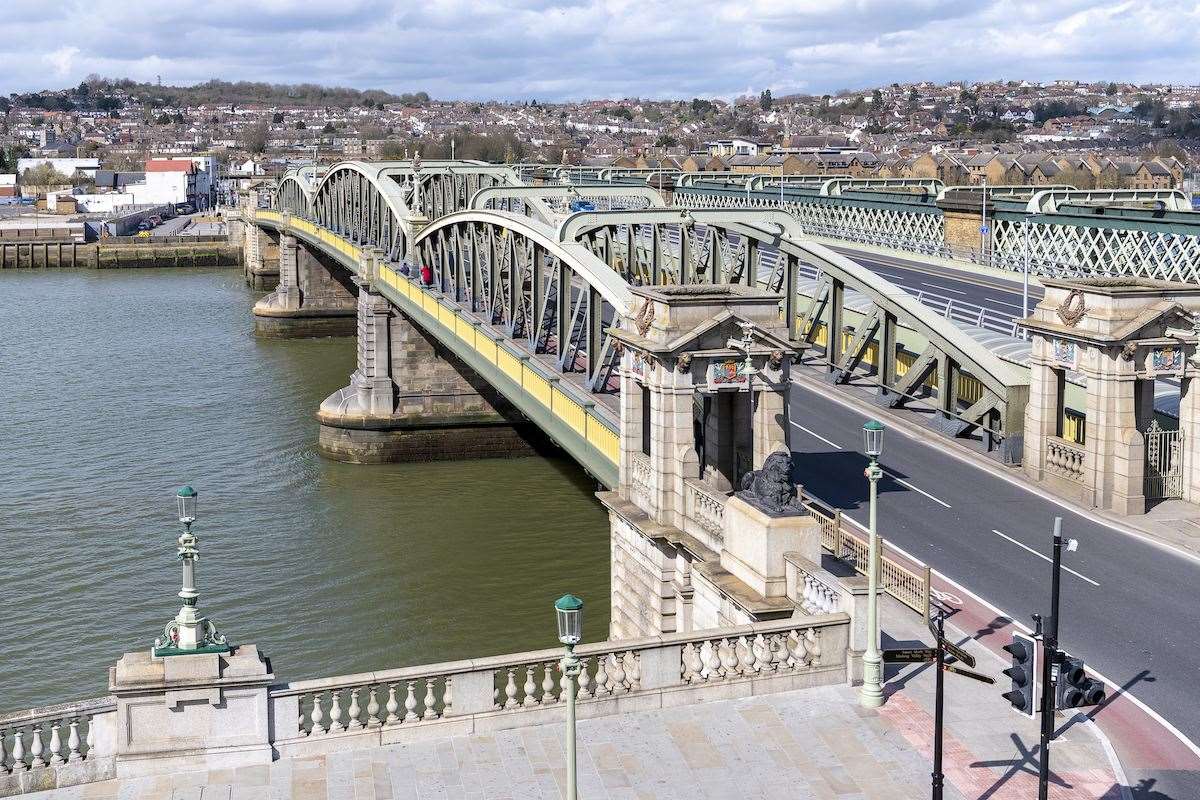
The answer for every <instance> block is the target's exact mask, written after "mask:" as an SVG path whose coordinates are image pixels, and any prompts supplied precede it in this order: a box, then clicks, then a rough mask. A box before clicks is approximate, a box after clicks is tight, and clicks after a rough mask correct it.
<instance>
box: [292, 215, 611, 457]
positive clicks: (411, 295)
mask: <svg viewBox="0 0 1200 800" xmlns="http://www.w3.org/2000/svg"><path fill="white" fill-rule="evenodd" d="M293 224H295V223H294V222H293ZM379 279H380V280H381V281H382V282H383V283H384V284H385V285H387V286H390V287H391V288H392V289H394V290H396V292H397V293H399V294H400V295H402V296H403V297H405V298H407V299H408V300H409V301H411V302H413V303H415V304H416V305H418V306H419V307H420V308H421V309H422V310H423V311H425V313H426V314H428V315H429V316H430V317H431V318H432V319H434V320H436V321H437V322H438V324H440V325H441V326H442V327H444V328H445V329H446V331H447V332H448V333H453V334H454V335H455V336H457V337H458V338H459V339H461V340H462V341H463V342H465V343H466V344H467V345H469V346H470V347H473V348H474V349H475V351H476V352H478V353H479V355H480V356H481V357H482V358H483V359H484V360H485V361H487V362H488V363H491V364H495V365H496V366H497V367H498V368H499V369H500V371H501V372H502V373H503V374H504V375H505V376H507V377H508V378H509V380H511V381H512V382H513V383H514V384H516V385H518V386H520V387H521V388H523V389H524V390H525V391H526V392H527V393H528V394H529V395H530V396H531V397H533V398H534V399H535V400H537V401H538V403H540V404H541V405H542V406H544V407H545V408H546V409H547V410H548V411H549V412H550V413H552V414H554V415H555V416H556V417H558V418H559V419H561V420H562V421H563V422H564V423H565V424H566V425H567V426H568V427H570V428H571V430H573V431H575V433H577V434H579V436H581V437H582V438H583V439H584V440H585V441H586V442H588V443H589V444H590V445H592V447H595V448H596V449H597V450H598V451H599V452H600V453H601V454H602V455H603V456H604V457H605V458H606V459H608V460H609V461H610V462H611V463H612V464H613V465H614V466H616V464H617V461H618V459H619V458H620V447H619V442H620V439H619V438H618V436H617V433H616V431H614V430H612V429H611V428H609V427H608V425H606V424H605V423H604V420H603V419H601V418H600V417H599V416H598V415H596V414H594V413H593V412H592V407H591V406H590V405H584V404H582V403H580V402H578V401H577V400H574V399H573V398H571V396H570V395H568V394H567V393H566V392H564V391H563V390H562V389H560V388H559V387H558V386H557V383H558V379H556V378H547V377H546V376H544V375H542V374H540V373H539V372H538V371H537V370H536V369H535V368H534V367H531V366H530V365H529V363H528V358H523V357H521V356H519V355H516V354H514V353H512V352H510V351H509V350H508V349H507V348H506V347H504V345H503V344H502V343H500V342H497V341H496V340H495V339H493V338H492V337H490V336H489V335H488V334H487V333H486V332H484V331H482V330H480V329H479V327H478V326H477V325H475V324H472V322H471V321H470V320H468V319H465V318H464V317H461V316H459V314H458V313H457V312H456V311H455V310H454V309H453V308H451V307H450V306H446V305H443V304H442V303H439V302H438V299H437V298H436V297H434V296H433V294H431V293H430V292H428V291H426V290H425V289H424V288H422V287H421V286H419V285H417V284H415V283H413V282H412V281H410V280H408V279H407V278H404V277H403V276H401V275H400V274H398V273H397V272H396V271H395V270H393V269H392V268H391V267H388V266H386V265H385V266H381V267H380V268H379Z"/></svg>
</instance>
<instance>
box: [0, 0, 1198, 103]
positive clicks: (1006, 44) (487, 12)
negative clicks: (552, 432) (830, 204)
mask: <svg viewBox="0 0 1200 800" xmlns="http://www.w3.org/2000/svg"><path fill="white" fill-rule="evenodd" d="M2 2H3V5H4V14H3V17H4V31H5V33H6V35H5V36H4V37H0V93H3V94H7V93H9V92H14V91H30V90H35V89H43V88H63V87H66V86H71V85H77V84H78V83H79V82H80V81H81V80H83V79H84V78H85V77H86V76H88V75H90V74H93V73H94V74H98V75H101V76H105V77H129V78H133V79H135V80H148V81H155V80H157V79H158V78H159V76H161V79H162V82H163V83H164V84H191V83H197V82H200V81H204V80H207V79H209V78H221V79H225V80H252V81H268V82H271V83H304V82H309V83H320V84H323V85H328V86H350V87H353V88H358V89H383V90H386V91H391V92H395V93H400V92H405V91H412V92H415V91H426V92H428V93H429V94H430V95H431V96H433V97H435V98H443V99H449V98H456V99H457V98H463V99H499V100H525V99H531V98H532V99H539V100H573V99H586V98H621V97H646V98H654V99H659V98H690V97H696V96H699V97H726V98H728V97H734V96H737V95H739V94H744V93H754V94H757V93H758V92H760V91H762V90H763V89H770V90H771V91H772V93H773V94H775V95H776V96H782V95H785V94H790V93H795V92H801V93H813V94H824V93H832V92H836V91H838V90H840V89H861V88H867V87H873V86H878V85H884V84H889V83H892V82H901V83H903V82H908V81H919V80H932V81H937V82H947V81H954V80H990V79H1003V80H1018V79H1028V80H1053V79H1056V78H1071V79H1080V80H1117V81H1130V82H1135V83H1148V82H1169V83H1195V82H1197V81H1200V70H1198V69H1197V68H1198V67H1200V58H1198V53H1200V2H1182V1H1181V0H1124V1H1122V2H1101V1H1099V0H1093V1H1092V2H1087V0H1039V1H1038V2H1015V1H1014V0H687V1H686V2H683V1H681V0H668V1H666V2H664V1H663V0H474V1H473V2H468V1H467V0H186V1H184V0H2Z"/></svg>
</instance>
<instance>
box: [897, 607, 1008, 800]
mask: <svg viewBox="0 0 1200 800" xmlns="http://www.w3.org/2000/svg"><path fill="white" fill-rule="evenodd" d="M925 622H926V624H927V625H928V626H929V632H930V633H932V634H933V638H934V641H936V642H937V645H936V646H935V647H909V648H900V649H895V650H884V651H883V661H884V662H885V663H891V664H936V665H937V672H936V673H934V675H935V677H934V700H933V774H932V778H933V781H932V794H931V796H932V797H933V800H942V784H943V783H944V781H945V776H944V775H943V774H942V728H943V726H942V704H943V700H944V696H945V690H944V687H943V685H942V683H943V680H944V673H946V672H952V673H954V674H955V675H962V676H963V677H964V678H971V679H972V680H976V681H980V682H981V683H995V682H996V681H995V679H994V678H990V677H988V676H987V675H983V674H981V673H978V672H975V671H973V670H970V669H967V667H973V666H975V657H974V656H972V655H971V654H970V653H968V652H967V651H966V650H963V649H962V648H961V647H959V646H958V645H956V644H954V643H953V642H948V641H946V612H945V611H942V610H941V609H939V610H938V612H937V617H936V620H935V619H933V618H929V619H926V620H925ZM947 656H951V657H953V658H954V659H955V661H959V662H962V663H963V664H966V667H964V666H961V665H959V664H958V663H949V664H948V663H946V658H947Z"/></svg>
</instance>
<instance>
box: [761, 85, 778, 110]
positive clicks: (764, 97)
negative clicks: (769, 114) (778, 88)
mask: <svg viewBox="0 0 1200 800" xmlns="http://www.w3.org/2000/svg"><path fill="white" fill-rule="evenodd" d="M774 102H775V98H773V97H771V90H770V89H763V90H762V94H760V95H759V96H758V107H759V108H761V109H762V110H763V111H770V110H771V105H772V104H773V103H774Z"/></svg>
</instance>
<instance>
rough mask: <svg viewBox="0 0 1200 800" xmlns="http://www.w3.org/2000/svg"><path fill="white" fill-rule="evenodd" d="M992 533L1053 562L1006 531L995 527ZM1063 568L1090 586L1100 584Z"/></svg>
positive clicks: (1052, 560)
mask: <svg viewBox="0 0 1200 800" xmlns="http://www.w3.org/2000/svg"><path fill="white" fill-rule="evenodd" d="M992 533H994V534H996V535H997V536H999V537H1000V538H1001V539H1007V540H1008V541H1010V542H1012V543H1013V544H1015V545H1016V546H1017V547H1020V548H1021V549H1022V550H1028V551H1029V552H1030V553H1033V554H1034V555H1035V556H1037V557H1038V558H1040V559H1042V560H1043V561H1049V562H1050V563H1051V564H1053V563H1054V559H1052V558H1050V556H1048V555H1046V554H1044V553H1039V552H1038V551H1037V550H1034V549H1033V548H1032V547H1030V546H1029V545H1027V544H1025V543H1024V542H1018V541H1017V540H1016V539H1014V538H1013V537H1011V536H1009V535H1008V534H1006V533H1001V532H1000V531H998V530H996V529H995V528H992ZM1063 569H1064V570H1065V571H1067V572H1069V573H1071V574H1072V575H1074V576H1075V577H1076V578H1079V579H1080V580H1085V581H1087V582H1088V583H1090V584H1091V585H1092V586H1099V585H1100V584H1098V583H1096V582H1095V581H1094V580H1092V579H1091V578H1089V577H1088V576H1087V575H1081V574H1080V573H1078V572H1076V571H1075V570H1073V569H1071V568H1070V567H1063Z"/></svg>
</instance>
